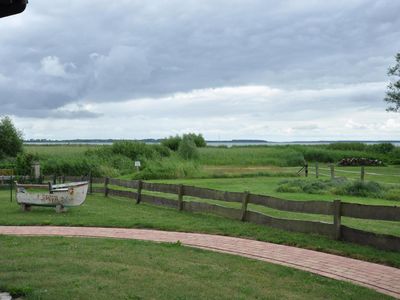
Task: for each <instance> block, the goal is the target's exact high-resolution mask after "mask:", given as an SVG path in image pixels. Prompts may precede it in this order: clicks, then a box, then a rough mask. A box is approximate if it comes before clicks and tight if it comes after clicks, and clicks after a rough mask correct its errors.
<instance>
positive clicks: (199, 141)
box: [182, 133, 207, 148]
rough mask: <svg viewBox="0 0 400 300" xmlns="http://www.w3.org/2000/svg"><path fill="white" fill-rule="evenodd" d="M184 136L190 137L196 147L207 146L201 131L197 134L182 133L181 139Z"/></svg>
mask: <svg viewBox="0 0 400 300" xmlns="http://www.w3.org/2000/svg"><path fill="white" fill-rule="evenodd" d="M185 138H190V139H192V140H193V141H194V143H195V144H196V147H199V148H202V147H206V146H207V143H206V140H205V139H204V137H203V135H202V134H201V133H199V134H195V133H187V134H184V135H183V137H182V139H185Z"/></svg>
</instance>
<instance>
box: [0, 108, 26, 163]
mask: <svg viewBox="0 0 400 300" xmlns="http://www.w3.org/2000/svg"><path fill="white" fill-rule="evenodd" d="M22 146H23V140H22V133H21V131H19V130H18V129H16V128H15V126H14V124H13V122H12V121H11V119H10V118H9V117H7V116H6V117H4V118H2V119H1V120H0V153H3V154H4V155H5V156H12V157H16V156H17V155H18V153H20V152H22Z"/></svg>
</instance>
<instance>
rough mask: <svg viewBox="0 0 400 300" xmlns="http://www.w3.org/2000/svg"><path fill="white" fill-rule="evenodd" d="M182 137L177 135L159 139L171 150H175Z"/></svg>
mask: <svg viewBox="0 0 400 300" xmlns="http://www.w3.org/2000/svg"><path fill="white" fill-rule="evenodd" d="M181 141H182V138H181V137H180V136H179V135H176V136H170V137H168V138H165V139H163V140H162V141H161V145H163V146H165V147H168V148H169V149H171V150H172V151H177V150H178V148H179V144H180V143H181Z"/></svg>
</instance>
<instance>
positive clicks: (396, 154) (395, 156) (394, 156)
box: [389, 147, 400, 165]
mask: <svg viewBox="0 0 400 300" xmlns="http://www.w3.org/2000/svg"><path fill="white" fill-rule="evenodd" d="M389 161H390V163H391V164H394V165H400V147H396V149H394V150H393V151H392V152H390V154H389Z"/></svg>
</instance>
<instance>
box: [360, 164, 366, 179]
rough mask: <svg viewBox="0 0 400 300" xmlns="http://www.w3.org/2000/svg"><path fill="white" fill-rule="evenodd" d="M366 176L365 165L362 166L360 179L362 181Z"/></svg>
mask: <svg viewBox="0 0 400 300" xmlns="http://www.w3.org/2000/svg"><path fill="white" fill-rule="evenodd" d="M364 178H365V168H364V166H361V174H360V179H361V181H362V182H364Z"/></svg>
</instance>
